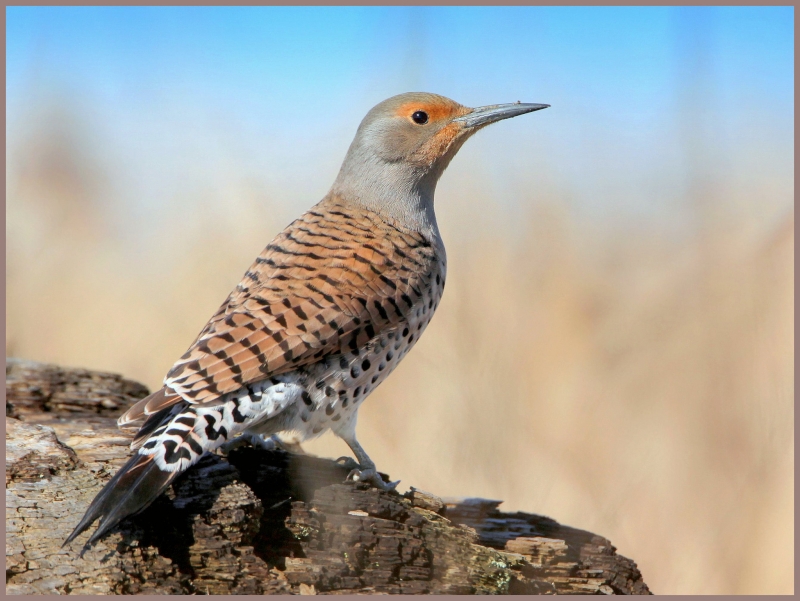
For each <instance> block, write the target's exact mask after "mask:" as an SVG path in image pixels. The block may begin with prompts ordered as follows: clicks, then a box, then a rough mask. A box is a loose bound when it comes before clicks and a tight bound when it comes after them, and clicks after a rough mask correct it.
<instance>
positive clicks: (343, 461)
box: [336, 455, 361, 478]
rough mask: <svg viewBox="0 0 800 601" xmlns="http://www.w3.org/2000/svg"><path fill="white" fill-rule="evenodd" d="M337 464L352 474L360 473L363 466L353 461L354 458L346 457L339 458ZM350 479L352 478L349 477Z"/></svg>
mask: <svg viewBox="0 0 800 601" xmlns="http://www.w3.org/2000/svg"><path fill="white" fill-rule="evenodd" d="M336 463H338V464H339V465H341V466H342V467H343V468H346V469H348V470H350V471H351V473H352V472H354V471H358V470H359V468H361V466H360V465H359V464H358V462H357V461H356V460H355V459H353V458H352V457H348V456H346V455H345V456H344V457H339V459H337V460H336ZM349 477H350V476H348V478H349Z"/></svg>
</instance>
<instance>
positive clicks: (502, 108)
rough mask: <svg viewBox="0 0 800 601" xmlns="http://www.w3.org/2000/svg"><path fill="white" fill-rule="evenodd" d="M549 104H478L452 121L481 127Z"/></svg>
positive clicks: (540, 108) (467, 126)
mask: <svg viewBox="0 0 800 601" xmlns="http://www.w3.org/2000/svg"><path fill="white" fill-rule="evenodd" d="M549 106H550V105H549V104H531V103H523V102H514V103H512V104H493V105H491V106H479V107H478V108H476V109H472V111H471V112H469V113H467V114H466V115H462V116H461V117H457V118H455V119H453V122H454V123H461V124H463V125H464V127H465V128H469V129H472V128H474V127H482V126H484V125H489V124H490V123H494V122H495V121H500V120H502V119H509V118H510V117H516V116H518V115H524V114H525V113H531V112H533V111H540V110H542V109H546V108H547V107H549Z"/></svg>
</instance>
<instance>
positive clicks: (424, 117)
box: [411, 111, 428, 125]
mask: <svg viewBox="0 0 800 601" xmlns="http://www.w3.org/2000/svg"><path fill="white" fill-rule="evenodd" d="M411 119H412V120H413V121H414V123H416V124H417V125H425V124H426V123H427V122H428V113H426V112H425V111H414V114H413V115H411Z"/></svg>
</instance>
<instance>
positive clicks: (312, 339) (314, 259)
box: [65, 93, 549, 544]
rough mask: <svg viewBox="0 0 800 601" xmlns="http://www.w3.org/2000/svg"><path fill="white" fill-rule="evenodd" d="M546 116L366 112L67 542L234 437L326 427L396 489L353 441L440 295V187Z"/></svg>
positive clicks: (366, 476)
mask: <svg viewBox="0 0 800 601" xmlns="http://www.w3.org/2000/svg"><path fill="white" fill-rule="evenodd" d="M548 106H549V105H546V104H523V103H520V102H517V103H513V104H498V105H492V106H484V107H480V108H475V109H473V108H467V107H465V106H462V105H460V104H458V103H457V102H454V101H453V100H450V99H448V98H445V97H443V96H438V95H436V94H427V93H408V94H400V95H399V96H394V97H392V98H389V99H388V100H385V101H383V102H381V103H380V104H378V105H377V106H375V107H374V108H373V109H372V110H371V111H369V113H367V116H366V117H365V118H364V120H363V121H362V122H361V125H360V126H359V128H358V131H357V132H356V136H355V139H354V140H353V142H352V144H351V145H350V148H349V150H348V151H347V156H346V157H345V159H344V163H343V164H342V167H341V170H340V171H339V175H338V177H337V178H336V181H335V182H334V184H333V186H332V187H331V189H330V191H329V192H328V194H327V195H326V196H325V198H323V199H322V201H320V202H319V203H318V204H317V205H316V206H314V207H312V208H311V209H310V210H308V211H307V212H306V213H305V214H304V215H302V216H301V217H300V218H299V219H297V220H296V221H294V222H292V223H291V224H290V225H289V226H288V227H287V228H286V229H285V230H283V231H282V232H281V233H280V234H278V236H277V237H276V238H275V239H274V240H273V241H272V242H271V243H270V244H269V245H268V246H267V247H266V248H265V249H264V251H263V252H262V253H261V254H260V255H259V256H258V258H257V259H256V260H255V263H253V265H252V266H251V267H250V269H248V270H247V272H246V273H245V274H244V278H243V279H242V281H241V283H240V284H239V285H238V286H237V287H236V289H235V290H234V291H233V292H231V294H230V296H228V298H227V299H226V300H225V302H224V303H223V304H222V306H221V307H220V308H219V310H218V311H217V312H216V313H215V314H214V316H213V317H212V318H211V319H210V321H209V322H208V324H207V325H206V326H205V327H204V328H203V330H202V331H201V332H200V334H199V335H198V336H197V339H196V340H195V341H194V343H193V344H192V345H191V346H190V347H189V350H188V351H186V353H185V354H184V355H183V356H182V357H181V358H180V359H179V360H178V361H177V362H176V363H175V365H174V366H173V367H172V369H171V370H170V371H169V373H168V374H167V376H166V378H165V379H164V386H163V388H161V389H160V390H158V391H157V392H155V393H153V394H151V395H150V396H148V397H147V398H144V399H142V400H141V401H140V402H138V403H137V404H136V405H134V406H133V407H131V408H130V409H129V410H128V411H127V412H126V413H125V414H124V415H123V416H122V417H120V418H119V420H118V423H119V425H120V426H127V425H130V424H135V423H138V422H139V421H143V423H142V425H141V428H140V429H139V431H138V433H137V435H136V437H135V438H134V440H133V442H132V443H131V448H132V449H134V450H135V451H136V453H135V455H134V456H133V457H132V458H131V459H130V460H129V461H128V462H127V463H126V464H125V465H124V466H123V467H122V468H121V469H120V470H119V471H118V472H117V473H116V475H115V476H114V477H113V478H112V479H111V480H110V481H109V482H108V484H106V486H105V487H104V488H103V489H102V490H101V491H100V493H99V494H98V495H97V496H96V497H95V499H94V501H92V503H91V505H90V506H89V508H88V510H87V511H86V514H85V515H84V517H83V519H82V520H81V521H80V523H79V524H78V525H77V526H76V527H75V530H74V531H73V532H72V534H70V536H69V538H67V540H66V542H65V544H66V543H69V542H70V541H72V540H73V539H74V538H75V537H76V536H78V535H79V534H80V533H81V532H83V531H84V530H86V529H87V528H89V526H91V524H92V523H93V522H94V521H95V520H96V519H98V518H99V519H100V523H99V526H98V528H97V530H96V531H95V532H94V534H93V535H92V536H91V538H90V539H89V541H88V543H89V544H91V543H93V542H94V541H96V540H97V539H99V538H100V537H102V536H103V535H104V534H105V533H107V532H108V531H109V530H111V529H112V528H113V527H114V526H115V525H117V524H118V523H119V522H120V520H122V519H124V518H125V517H127V516H130V515H133V514H135V513H138V512H140V511H142V510H143V509H144V508H145V507H147V506H148V505H149V504H150V503H151V502H153V501H154V500H155V499H156V498H157V497H158V496H159V495H160V494H161V493H162V492H163V491H164V489H165V488H166V487H167V486H168V485H169V484H170V483H171V482H172V481H173V480H174V478H175V477H176V476H177V475H178V474H180V473H181V472H183V471H184V470H186V469H187V468H188V467H189V466H191V465H192V464H194V463H196V462H197V461H198V460H199V459H200V457H201V456H203V454H204V453H206V452H209V451H212V450H214V449H216V448H218V447H220V446H221V445H223V444H225V443H230V441H231V440H232V439H233V438H234V437H235V436H237V435H239V434H243V435H244V436H248V437H250V438H252V437H254V436H262V437H268V436H272V435H274V434H276V433H279V432H295V433H296V434H297V435H298V436H299V437H300V438H301V439H305V438H309V437H314V436H317V435H319V434H321V433H322V432H324V431H326V430H328V429H330V430H332V431H333V432H334V433H335V434H337V435H338V436H340V437H341V438H342V439H343V440H344V441H345V442H346V443H347V444H348V445H349V446H350V448H351V449H352V451H353V453H354V454H355V456H356V459H357V460H358V467H357V469H354V470H353V471H352V472H351V474H350V476H349V477H351V478H353V479H356V480H364V481H369V482H370V483H372V484H373V485H375V486H377V487H381V488H386V487H388V486H391V485H387V484H386V483H384V482H383V480H382V479H381V478H380V476H379V475H378V473H377V471H376V469H375V464H374V463H373V462H372V460H371V459H370V458H369V456H368V455H367V453H366V452H364V449H363V448H361V445H360V444H359V443H358V440H357V439H356V434H355V428H356V417H357V415H358V409H359V407H360V406H361V404H362V403H363V402H364V399H365V398H367V396H368V395H369V394H370V393H371V392H372V391H373V390H375V388H376V387H377V386H378V385H379V384H380V383H381V382H382V381H383V380H384V379H385V378H386V377H387V376H388V375H389V374H390V373H391V372H392V370H393V369H394V368H395V367H396V366H397V364H398V363H399V362H400V360H401V359H402V358H403V357H404V356H405V355H406V354H407V353H408V352H409V350H411V347H412V346H414V344H415V343H416V342H417V340H419V337H420V336H421V335H422V333H423V331H424V330H425V328H426V326H427V325H428V323H429V322H430V320H431V317H432V316H433V313H434V311H435V310H436V307H437V306H438V305H439V300H440V299H441V297H442V291H443V290H444V282H445V275H446V271H447V262H446V257H445V250H444V244H443V242H442V239H441V236H440V235H439V228H438V226H437V224H436V215H435V214H434V210H433V196H434V191H435V189H436V183H437V181H438V180H439V177H440V176H441V175H442V172H443V171H444V170H445V168H446V167H447V165H448V164H449V163H450V161H451V159H452V158H453V156H455V154H456V152H458V150H459V148H461V146H462V144H464V142H465V141H466V140H467V139H468V138H469V137H470V136H471V135H472V134H474V133H475V132H476V131H478V130H479V129H481V128H483V127H485V126H487V125H489V124H490V123H494V122H496V121H500V120H501V119H507V118H509V117H516V116H517V115H522V114H524V113H529V112H531V111H537V110H539V109H543V108H547V107H548Z"/></svg>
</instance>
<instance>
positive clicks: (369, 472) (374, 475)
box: [347, 468, 400, 491]
mask: <svg viewBox="0 0 800 601" xmlns="http://www.w3.org/2000/svg"><path fill="white" fill-rule="evenodd" d="M347 479H348V480H353V481H354V482H366V483H368V484H371V485H372V486H374V487H375V488H379V489H380V490H385V491H391V490H394V489H395V488H397V485H398V484H400V480H397V481H395V482H384V480H383V478H381V475H380V474H379V473H378V471H377V470H376V469H375V468H367V469H365V470H360V469H354V470H352V471H351V472H350V473H349V474H348V475H347Z"/></svg>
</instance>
